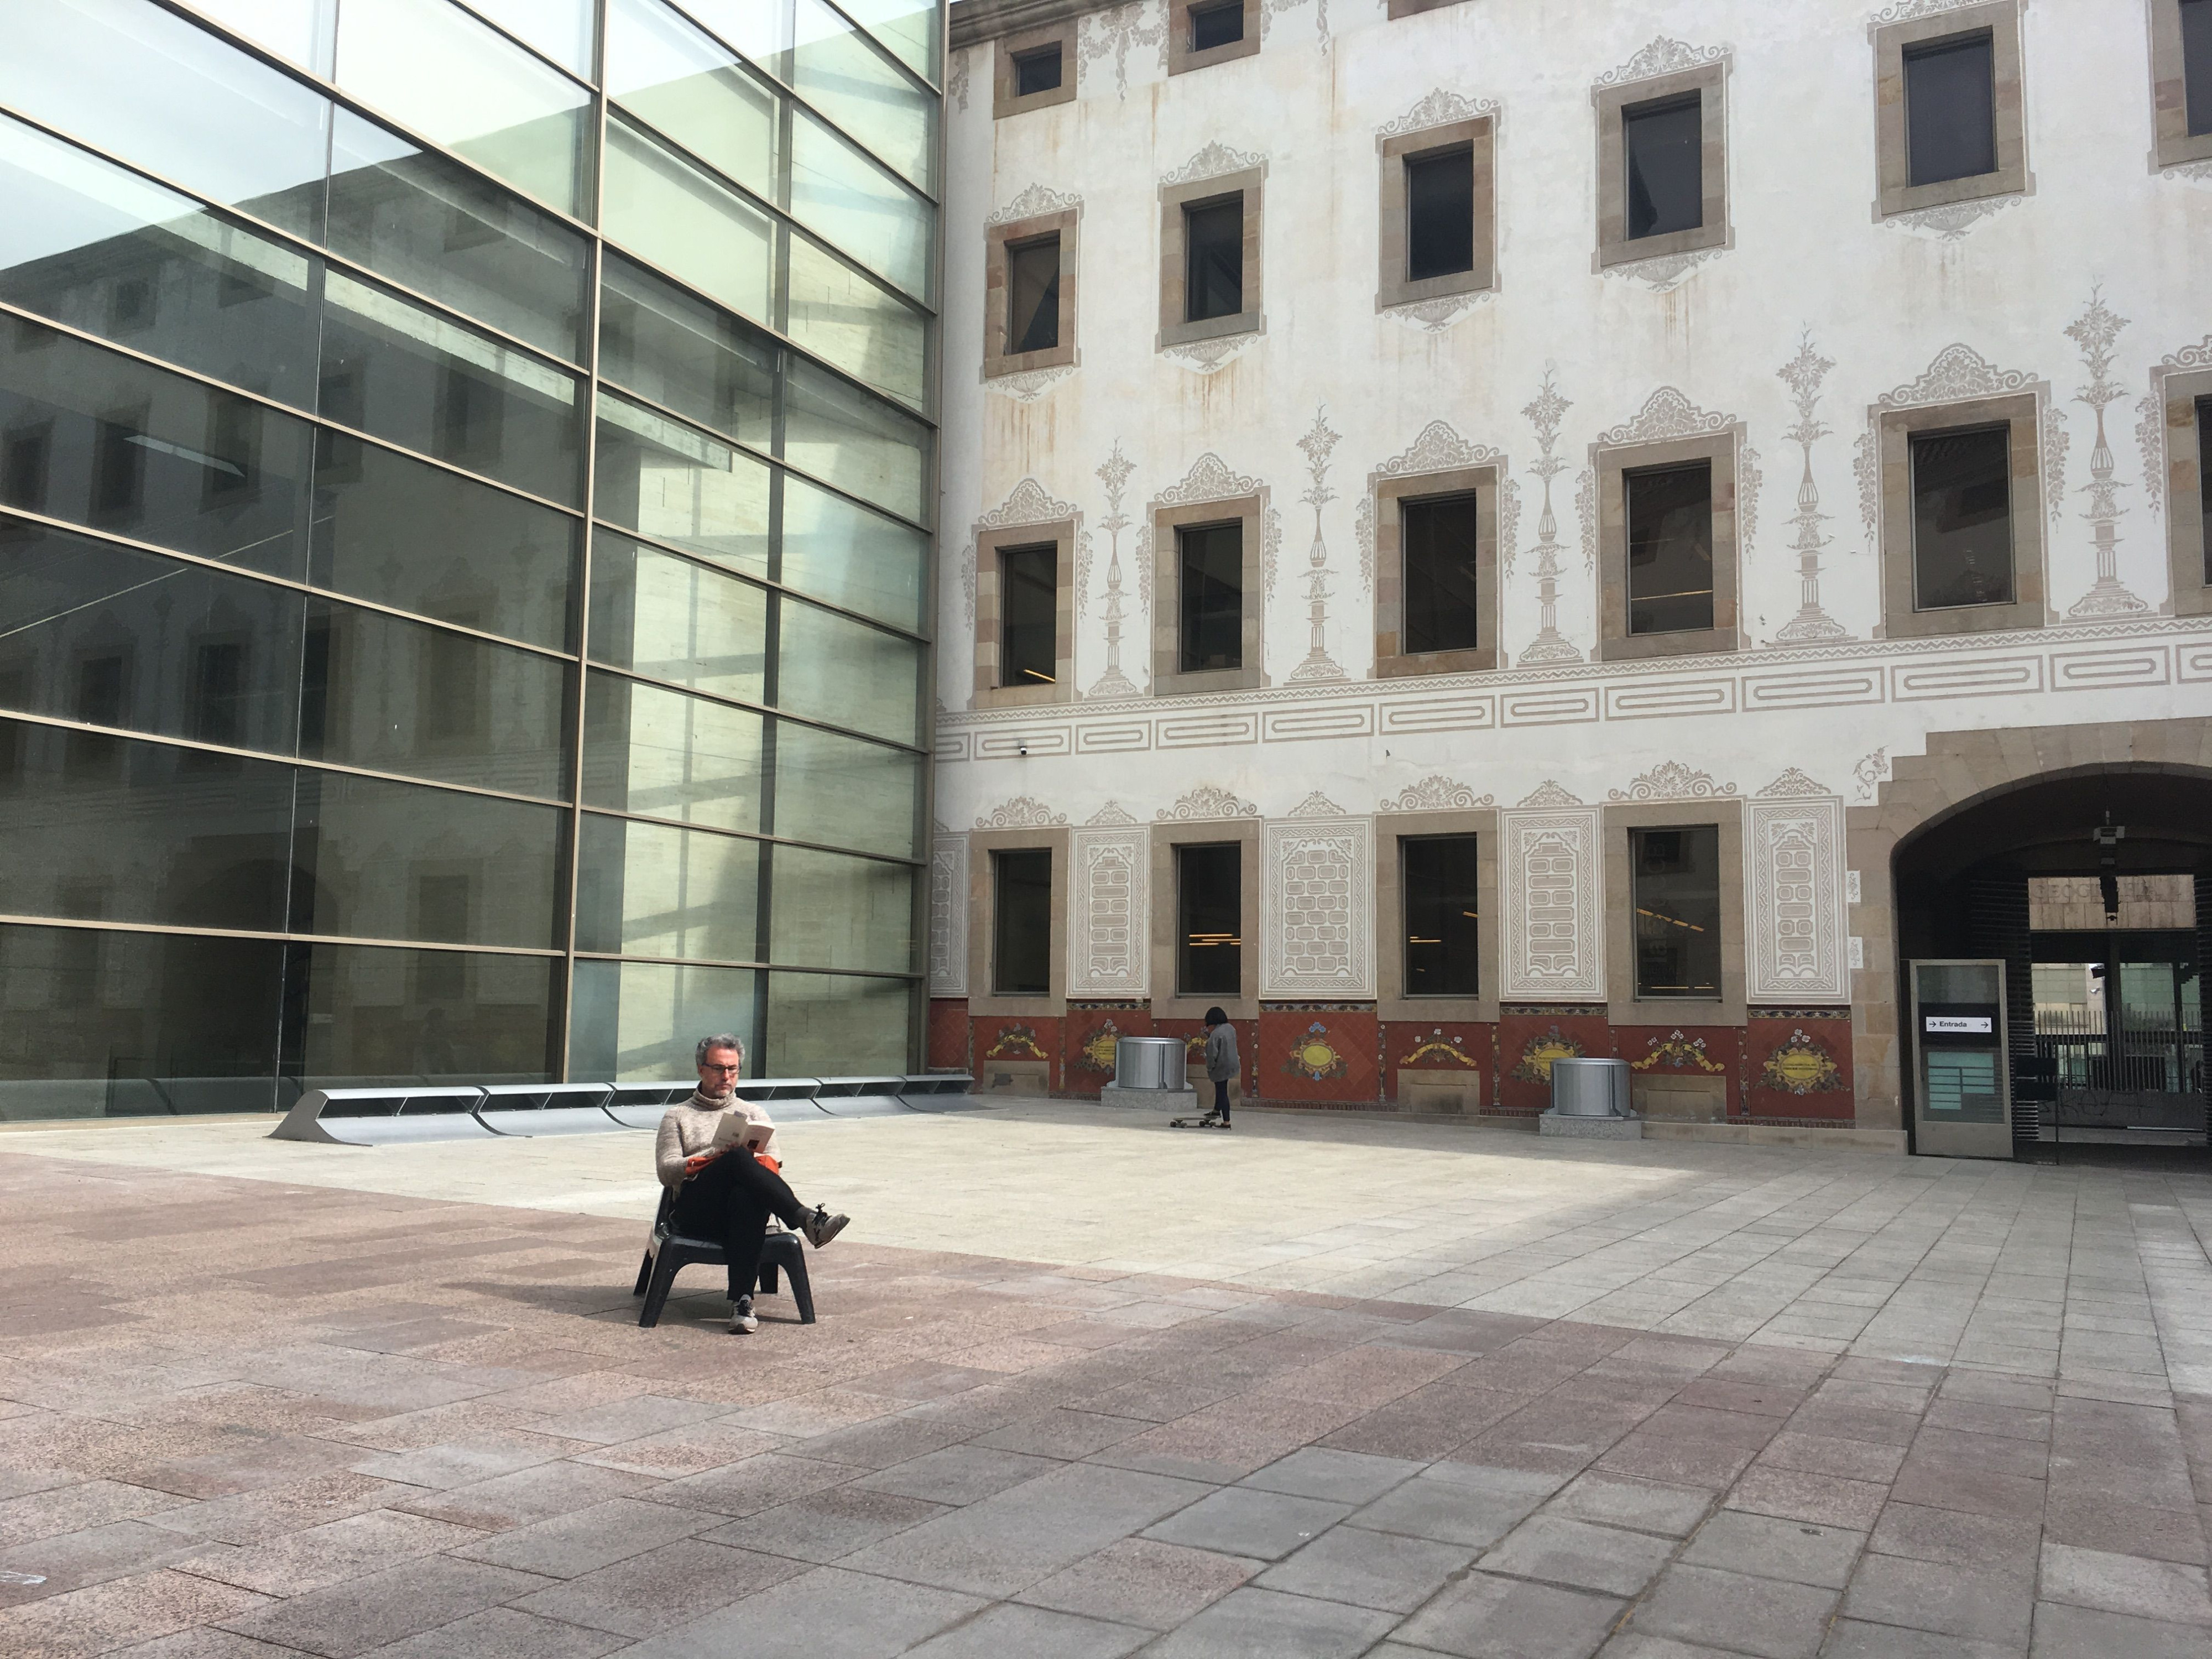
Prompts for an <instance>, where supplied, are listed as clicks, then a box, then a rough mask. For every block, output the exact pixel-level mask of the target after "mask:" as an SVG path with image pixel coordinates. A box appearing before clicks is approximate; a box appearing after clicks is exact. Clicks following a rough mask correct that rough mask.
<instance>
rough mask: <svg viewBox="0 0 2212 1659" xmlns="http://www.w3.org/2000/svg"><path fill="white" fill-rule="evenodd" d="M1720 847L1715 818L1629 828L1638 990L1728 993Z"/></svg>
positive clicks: (1669, 994)
mask: <svg viewBox="0 0 2212 1659" xmlns="http://www.w3.org/2000/svg"><path fill="white" fill-rule="evenodd" d="M1720 848H1721V832H1720V830H1719V829H1718V828H1717V826H1715V825H1713V824H1709V823H1707V824H1698V825H1695V826H1692V827H1691V828H1687V829H1632V830H1630V831H1629V832H1628V859H1629V864H1630V866H1631V868H1632V871H1633V872H1634V874H1633V882H1634V889H1635V893H1634V896H1635V903H1636V994H1637V995H1638V996H1639V997H1717V996H1718V995H1719V994H1721V990H1720V987H1721V878H1720Z"/></svg>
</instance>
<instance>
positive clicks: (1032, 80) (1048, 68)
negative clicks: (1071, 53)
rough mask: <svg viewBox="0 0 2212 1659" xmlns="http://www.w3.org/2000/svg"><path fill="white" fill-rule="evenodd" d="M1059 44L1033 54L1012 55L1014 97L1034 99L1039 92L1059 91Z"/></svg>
mask: <svg viewBox="0 0 2212 1659" xmlns="http://www.w3.org/2000/svg"><path fill="white" fill-rule="evenodd" d="M1059 90H1060V42H1059V41H1057V40H1055V41H1054V42H1053V43H1052V44H1051V45H1050V46H1040V47H1039V48H1038V49H1037V50H1036V51H1035V52H1017V53H1015V54H1014V96H1016V97H1017V98H1034V97H1035V96H1036V94H1038V93H1041V92H1057V91H1059Z"/></svg>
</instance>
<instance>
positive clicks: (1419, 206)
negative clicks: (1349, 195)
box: [1406, 148, 1474, 283]
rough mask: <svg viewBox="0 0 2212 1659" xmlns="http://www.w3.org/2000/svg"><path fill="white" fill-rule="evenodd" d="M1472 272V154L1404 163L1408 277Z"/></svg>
mask: <svg viewBox="0 0 2212 1659" xmlns="http://www.w3.org/2000/svg"><path fill="white" fill-rule="evenodd" d="M1462 270H1474V150H1473V149H1471V148H1462V149H1455V150H1448V151H1445V152H1444V153H1443V154H1441V155H1409V156H1407V158H1406V278H1407V281H1408V282H1414V283H1418V282H1421V281H1423V280H1425V278H1428V277H1431V276H1451V275H1453V274H1454V273H1455V272H1458V271H1462Z"/></svg>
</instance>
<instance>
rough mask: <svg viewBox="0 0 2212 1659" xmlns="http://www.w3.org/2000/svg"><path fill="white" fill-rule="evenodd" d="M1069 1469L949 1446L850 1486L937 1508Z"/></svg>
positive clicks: (1020, 1455)
mask: <svg viewBox="0 0 2212 1659" xmlns="http://www.w3.org/2000/svg"><path fill="white" fill-rule="evenodd" d="M1058 1468H1066V1465H1065V1464H1064V1463H1061V1462H1058V1461H1057V1460H1055V1459H1053V1458H1049V1457H1031V1456H1029V1455H1026V1454H1025V1453H1022V1452H1010V1451H993V1450H991V1449H988V1448H987V1447H983V1446H947V1447H946V1448H945V1449H944V1450H942V1451H933V1452H929V1453H927V1454H926V1455H922V1456H921V1457H912V1458H908V1460H907V1461H906V1462H903V1463H894V1464H893V1465H891V1467H890V1468H887V1469H884V1470H881V1471H879V1472H878V1473H877V1474H870V1475H864V1476H862V1477H861V1478H860V1480H855V1481H854V1482H853V1483H852V1484H853V1485H854V1486H859V1487H861V1488H863V1489H865V1490H866V1491H869V1492H891V1493H893V1494H895V1495H896V1496H898V1497H901V1498H924V1499H927V1501H928V1502H930V1503H933V1504H973V1503H975V1501H976V1500H977V1499H979V1498H988V1497H989V1496H990V1495H991V1494H992V1493H993V1492H1004V1491H1006V1488H1007V1487H1009V1486H1019V1485H1020V1484H1021V1483H1022V1482H1023V1481H1024V1480H1034V1479H1036V1477H1037V1476H1038V1475H1040V1474H1046V1473H1048V1472H1049V1471H1051V1470H1054V1469H1058Z"/></svg>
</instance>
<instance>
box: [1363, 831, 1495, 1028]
mask: <svg viewBox="0 0 2212 1659" xmlns="http://www.w3.org/2000/svg"><path fill="white" fill-rule="evenodd" d="M1375 830H1376V841H1377V843H1378V844H1377V846H1376V858H1375V967H1376V987H1375V988H1376V997H1377V1000H1376V1015H1377V1017H1378V1018H1383V1019H1386V1020H1416V1021H1418V1020H1431V1021H1435V1022H1437V1023H1441V1024H1449V1023H1450V1022H1452V1021H1454V1020H1457V1021H1460V1022H1462V1023H1466V1024H1492V1023H1494V1022H1495V1021H1496V1020H1497V1018H1498V982H1499V976H1500V975H1501V973H1502V971H1503V969H1502V966H1501V963H1500V958H1499V955H1498V951H1499V948H1500V946H1499V934H1500V931H1501V929H1500V927H1499V925H1498V922H1499V918H1498V811H1497V809H1496V808H1494V807H1481V808H1470V809H1468V810H1466V811H1431V812H1383V813H1378V814H1377V815H1376V819H1375ZM1433 836H1474V837H1475V850H1474V890H1475V903H1476V905H1477V907H1478V908H1480V910H1481V912H1482V914H1481V916H1480V918H1479V919H1478V920H1477V921H1476V923H1475V930H1476V931H1475V973H1476V976H1477V979H1476V986H1475V994H1474V995H1473V996H1471V997H1448V996H1439V997H1416V996H1408V995H1407V994H1406V940H1405V931H1406V930H1405V915H1404V912H1405V902H1406V901H1405V877H1404V870H1405V854H1404V852H1403V850H1402V849H1401V848H1400V846H1399V843H1400V842H1405V841H1423V840H1427V839H1430V838H1431V837H1433Z"/></svg>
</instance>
